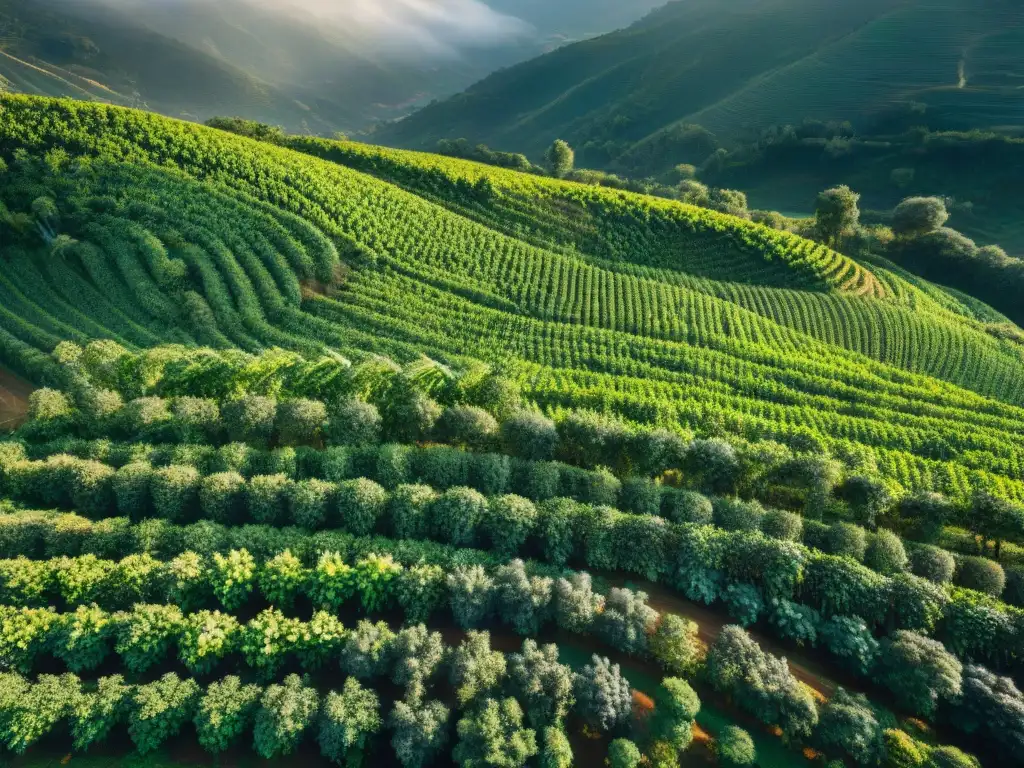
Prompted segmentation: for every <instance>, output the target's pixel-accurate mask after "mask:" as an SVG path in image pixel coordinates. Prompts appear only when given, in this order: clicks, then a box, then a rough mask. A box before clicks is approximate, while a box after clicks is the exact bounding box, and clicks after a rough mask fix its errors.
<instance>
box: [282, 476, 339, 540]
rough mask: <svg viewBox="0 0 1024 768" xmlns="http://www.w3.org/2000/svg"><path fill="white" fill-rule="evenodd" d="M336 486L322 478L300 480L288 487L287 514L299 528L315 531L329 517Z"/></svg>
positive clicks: (325, 522) (323, 524) (321, 526)
mask: <svg viewBox="0 0 1024 768" xmlns="http://www.w3.org/2000/svg"><path fill="white" fill-rule="evenodd" d="M336 491H337V488H336V486H335V485H334V484H333V483H325V482H324V481H323V480H300V481H298V482H297V483H293V484H291V485H290V486H289V489H288V515H289V519H290V520H291V522H292V523H293V524H295V525H297V526H299V527H300V528H305V529H306V530H309V531H315V530H317V529H319V528H323V527H324V526H325V525H326V524H327V522H328V519H329V516H330V508H331V504H332V503H333V501H334V499H335V497H336Z"/></svg>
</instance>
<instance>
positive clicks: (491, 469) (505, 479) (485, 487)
mask: <svg viewBox="0 0 1024 768" xmlns="http://www.w3.org/2000/svg"><path fill="white" fill-rule="evenodd" d="M511 479H512V459H510V458H509V457H508V456H502V455H500V454H497V453H481V454H477V455H475V456H472V457H470V460H469V484H470V485H471V486H472V487H473V488H476V489H477V490H478V491H480V492H481V493H482V494H484V495H485V496H498V495H501V494H503V493H505V492H506V491H507V490H508V489H509V486H510V484H511Z"/></svg>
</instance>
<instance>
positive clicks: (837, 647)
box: [818, 616, 879, 675]
mask: <svg viewBox="0 0 1024 768" xmlns="http://www.w3.org/2000/svg"><path fill="white" fill-rule="evenodd" d="M818 634H819V636H820V637H821V642H822V643H823V644H824V645H825V647H826V648H828V650H829V652H830V653H831V654H832V655H833V656H835V657H836V658H838V659H839V660H840V661H841V662H842V663H843V664H845V665H846V666H847V667H849V668H850V669H852V670H854V671H855V672H856V673H857V674H860V675H867V674H870V672H871V670H872V669H873V668H874V666H875V663H876V662H877V661H878V655H879V643H878V641H877V640H875V637H874V635H872V634H871V630H870V629H868V627H867V625H866V624H865V623H864V621H863V619H859V618H856V617H852V616H833V617H832V618H830V619H828V620H826V621H824V622H823V623H822V624H821V626H820V628H819V630H818Z"/></svg>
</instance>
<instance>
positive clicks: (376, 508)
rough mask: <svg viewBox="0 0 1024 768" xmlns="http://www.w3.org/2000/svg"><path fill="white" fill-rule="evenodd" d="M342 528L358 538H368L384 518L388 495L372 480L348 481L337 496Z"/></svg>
mask: <svg viewBox="0 0 1024 768" xmlns="http://www.w3.org/2000/svg"><path fill="white" fill-rule="evenodd" d="M335 503H336V505H337V510H338V518H339V520H340V521H341V527H342V528H344V529H345V530H346V531H348V532H349V533H352V534H354V535H356V536H368V535H369V534H371V533H373V531H374V529H375V528H376V527H377V523H378V521H379V520H380V519H381V518H382V517H383V516H384V511H385V509H386V507H387V503H388V494H387V491H385V490H384V489H383V488H382V487H381V486H379V485H377V483H375V482H373V481H372V480H366V479H365V478H360V479H358V480H346V481H344V482H342V483H340V484H339V485H338V488H337V492H336V495H335Z"/></svg>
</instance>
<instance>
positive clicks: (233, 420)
mask: <svg viewBox="0 0 1024 768" xmlns="http://www.w3.org/2000/svg"><path fill="white" fill-rule="evenodd" d="M221 411H222V414H223V419H224V427H225V428H226V429H227V432H228V437H229V438H230V439H231V440H232V441H233V442H237V443H251V444H252V445H256V446H265V445H267V444H268V443H269V442H270V439H271V438H272V437H273V435H274V426H275V424H276V421H277V401H276V400H275V399H274V398H272V397H261V396H259V395H245V396H243V397H240V398H238V399H237V400H231V401H229V402H227V403H225V404H224V406H223V408H222V409H221Z"/></svg>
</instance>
